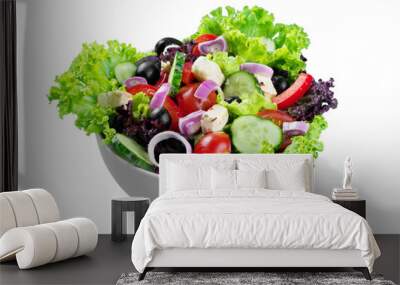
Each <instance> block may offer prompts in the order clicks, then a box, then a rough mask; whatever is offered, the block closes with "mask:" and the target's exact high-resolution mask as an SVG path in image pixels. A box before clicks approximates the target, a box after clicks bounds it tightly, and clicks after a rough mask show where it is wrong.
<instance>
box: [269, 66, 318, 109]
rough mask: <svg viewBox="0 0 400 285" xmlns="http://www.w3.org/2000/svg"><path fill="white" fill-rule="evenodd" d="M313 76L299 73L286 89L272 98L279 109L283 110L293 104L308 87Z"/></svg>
mask: <svg viewBox="0 0 400 285" xmlns="http://www.w3.org/2000/svg"><path fill="white" fill-rule="evenodd" d="M313 80H314V79H313V77H312V76H311V75H310V74H307V73H300V75H299V77H297V79H296V81H295V82H294V83H293V84H292V85H290V87H289V88H288V89H286V90H285V91H283V92H282V93H281V94H279V95H278V96H275V97H273V98H272V102H274V103H275V104H276V105H277V106H278V108H279V109H281V110H284V109H287V108H289V107H290V106H293V105H294V104H295V103H296V102H297V101H299V100H300V98H301V97H303V96H304V94H305V93H306V92H307V91H308V89H310V87H311V85H312V83H313Z"/></svg>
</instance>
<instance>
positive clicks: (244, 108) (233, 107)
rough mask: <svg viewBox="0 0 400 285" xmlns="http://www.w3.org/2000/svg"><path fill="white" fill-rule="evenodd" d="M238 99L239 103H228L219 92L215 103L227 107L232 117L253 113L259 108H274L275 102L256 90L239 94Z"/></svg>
mask: <svg viewBox="0 0 400 285" xmlns="http://www.w3.org/2000/svg"><path fill="white" fill-rule="evenodd" d="M240 99H241V102H240V103H238V102H237V101H233V102H231V103H228V102H226V101H225V100H224V95H223V94H222V93H220V94H218V97H217V103H218V104H220V105H222V106H224V107H226V108H227V109H228V112H229V115H230V117H231V118H232V119H233V118H236V117H238V116H244V115H255V114H257V113H258V112H259V111H261V109H272V110H275V109H276V104H274V103H272V102H271V100H270V99H268V98H267V97H265V96H264V95H263V94H260V93H258V92H254V93H252V94H246V93H244V94H241V95H240Z"/></svg>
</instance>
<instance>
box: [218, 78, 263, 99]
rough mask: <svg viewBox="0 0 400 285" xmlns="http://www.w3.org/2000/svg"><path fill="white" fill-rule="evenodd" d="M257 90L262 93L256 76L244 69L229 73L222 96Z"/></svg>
mask: <svg viewBox="0 0 400 285" xmlns="http://www.w3.org/2000/svg"><path fill="white" fill-rule="evenodd" d="M254 92H259V93H261V94H262V91H261V89H260V86H259V84H258V81H257V78H256V77H255V76H254V75H253V74H251V73H248V72H246V71H238V72H235V73H233V74H231V75H230V76H229V77H228V78H227V79H226V81H225V85H224V96H225V98H230V97H239V98H240V95H242V94H244V93H247V94H253V93H254Z"/></svg>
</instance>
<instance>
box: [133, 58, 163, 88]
mask: <svg viewBox="0 0 400 285" xmlns="http://www.w3.org/2000/svg"><path fill="white" fill-rule="evenodd" d="M160 73H161V62H160V61H145V62H142V63H140V64H139V65H138V66H137V69H136V74H135V75H136V76H141V77H144V78H146V80H147V82H148V83H149V84H152V85H153V84H156V83H157V81H158V79H160Z"/></svg>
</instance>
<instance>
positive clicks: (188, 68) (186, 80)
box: [182, 62, 195, 85]
mask: <svg viewBox="0 0 400 285" xmlns="http://www.w3.org/2000/svg"><path fill="white" fill-rule="evenodd" d="M192 65H193V63H191V62H186V63H185V64H184V65H183V72H182V82H183V84H185V85H189V84H190V83H192V82H194V81H195V79H194V74H193V73H192Z"/></svg>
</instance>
